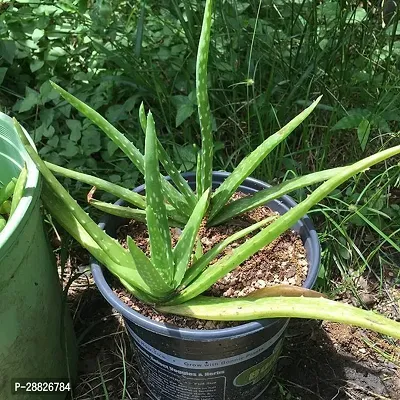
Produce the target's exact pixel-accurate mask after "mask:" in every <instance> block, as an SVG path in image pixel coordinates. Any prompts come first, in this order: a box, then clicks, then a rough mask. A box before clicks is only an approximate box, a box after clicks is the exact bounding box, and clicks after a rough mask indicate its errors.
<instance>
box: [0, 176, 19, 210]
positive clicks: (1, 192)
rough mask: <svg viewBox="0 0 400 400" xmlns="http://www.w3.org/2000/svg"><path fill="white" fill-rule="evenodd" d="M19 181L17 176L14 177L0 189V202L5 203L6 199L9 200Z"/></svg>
mask: <svg viewBox="0 0 400 400" xmlns="http://www.w3.org/2000/svg"><path fill="white" fill-rule="evenodd" d="M16 183H17V178H12V179H11V181H10V182H8V183H7V185H5V186H3V187H2V188H1V189H0V204H3V203H4V202H5V201H6V200H8V199H9V198H10V197H11V196H12V194H13V193H14V188H15V184H16Z"/></svg>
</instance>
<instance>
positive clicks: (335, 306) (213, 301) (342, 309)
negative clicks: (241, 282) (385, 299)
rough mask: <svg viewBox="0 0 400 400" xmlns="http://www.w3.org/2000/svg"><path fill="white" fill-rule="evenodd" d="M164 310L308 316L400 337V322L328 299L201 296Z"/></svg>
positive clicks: (240, 316)
mask: <svg viewBox="0 0 400 400" xmlns="http://www.w3.org/2000/svg"><path fill="white" fill-rule="evenodd" d="M157 310H158V311H160V312H163V313H171V314H178V315H184V316H185V317H192V318H199V319H207V320H218V321H252V320H255V319H262V318H307V319H310V318H311V319H321V320H327V321H332V322H340V323H344V324H349V325H354V326H359V327H361V328H366V329H370V330H373V331H376V332H379V333H382V334H384V335H388V336H391V337H393V338H396V339H400V323H399V322H396V321H393V320H391V319H389V318H386V317H384V316H383V315H380V314H377V313H375V312H373V311H365V310H362V309H359V308H356V307H353V306H350V305H348V304H343V303H339V302H335V301H332V300H328V299H324V298H310V297H266V298H260V299H252V298H247V297H246V298H238V299H229V298H219V297H206V296H198V297H196V298H194V299H192V300H190V301H188V302H186V303H184V304H180V305H176V306H161V307H157Z"/></svg>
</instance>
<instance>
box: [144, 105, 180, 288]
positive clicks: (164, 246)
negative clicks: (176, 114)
mask: <svg viewBox="0 0 400 400" xmlns="http://www.w3.org/2000/svg"><path fill="white" fill-rule="evenodd" d="M144 177H145V183H146V202H147V207H146V219H147V227H148V231H149V239H150V251H151V262H152V263H153V265H154V266H155V267H156V268H157V269H158V270H159V272H160V275H161V276H162V277H163V278H164V280H165V281H166V282H167V283H168V284H172V281H173V275H174V259H173V254H172V246H171V236H170V232H169V226H168V219H167V210H166V207H165V204H164V202H163V196H162V191H161V179H162V178H161V175H160V171H159V165H158V154H157V138H156V129H155V124H154V119H153V115H152V114H151V112H149V114H148V116H147V128H146V141H145V175H144Z"/></svg>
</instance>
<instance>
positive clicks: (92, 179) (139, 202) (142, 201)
mask: <svg viewBox="0 0 400 400" xmlns="http://www.w3.org/2000/svg"><path fill="white" fill-rule="evenodd" d="M45 164H46V166H47V167H48V168H49V170H50V171H52V172H54V173H55V174H58V175H61V176H63V177H65V178H71V179H75V180H77V181H79V182H83V183H86V184H88V185H90V186H95V187H96V188H97V189H100V190H103V191H104V192H107V193H111V194H112V195H114V196H116V197H117V198H118V199H123V200H125V201H126V202H128V203H130V204H133V205H135V206H136V207H139V208H142V209H145V208H146V198H145V197H144V196H142V195H140V194H139V193H135V192H133V191H132V190H129V189H126V188H124V187H122V186H119V185H116V184H115V183H111V182H108V181H106V180H104V179H101V178H97V177H96V176H92V175H88V174H84V173H82V172H77V171H73V170H70V169H67V168H63V167H59V166H58V165H55V164H52V163H49V162H47V161H45Z"/></svg>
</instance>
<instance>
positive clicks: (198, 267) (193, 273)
mask: <svg viewBox="0 0 400 400" xmlns="http://www.w3.org/2000/svg"><path fill="white" fill-rule="evenodd" d="M276 218H277V217H274V216H273V217H268V218H265V219H263V220H262V221H260V222H257V223H255V224H253V225H250V226H249V227H247V228H244V229H241V230H240V231H239V232H236V233H234V234H233V235H231V236H229V237H227V238H226V239H225V240H223V241H222V242H220V243H217V244H216V245H215V246H214V247H213V248H212V249H210V250H208V251H207V253H205V254H203V256H202V257H200V258H199V259H198V260H197V261H195V262H194V263H193V265H192V266H191V267H190V268H189V269H188V270H187V271H186V274H185V277H184V279H183V281H182V288H184V287H186V286H188V285H189V284H190V283H191V282H193V280H194V279H195V278H197V277H198V276H199V275H200V274H201V273H202V272H203V271H204V270H205V269H206V268H207V267H208V264H209V263H210V262H211V261H212V260H214V258H215V257H217V255H218V254H220V253H221V252H222V251H224V250H225V249H226V248H227V247H228V246H229V245H230V244H231V243H233V242H236V240H239V239H241V238H243V237H245V236H247V235H248V234H250V233H252V232H254V231H255V230H257V229H260V228H262V227H264V226H265V225H267V224H269V223H270V222H271V221H273V220H275V219H276Z"/></svg>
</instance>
